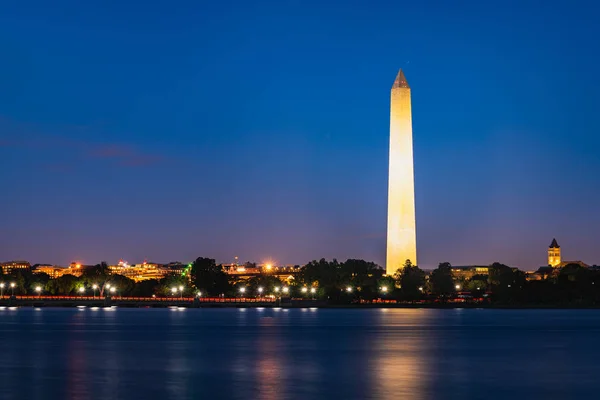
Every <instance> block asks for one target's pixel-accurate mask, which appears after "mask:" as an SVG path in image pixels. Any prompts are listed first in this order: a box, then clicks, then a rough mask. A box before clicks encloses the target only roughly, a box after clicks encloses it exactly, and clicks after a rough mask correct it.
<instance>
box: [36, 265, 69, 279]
mask: <svg viewBox="0 0 600 400" xmlns="http://www.w3.org/2000/svg"><path fill="white" fill-rule="evenodd" d="M64 269H66V268H63V267H60V266H57V265H52V264H36V265H34V266H33V267H32V272H33V273H34V274H46V275H48V276H49V277H50V279H56V278H60V277H61V276H62V275H63V274H62V270H64Z"/></svg>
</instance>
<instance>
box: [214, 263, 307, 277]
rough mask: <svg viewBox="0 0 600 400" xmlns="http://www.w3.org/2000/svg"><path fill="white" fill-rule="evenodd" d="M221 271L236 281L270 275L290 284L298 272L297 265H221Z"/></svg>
mask: <svg viewBox="0 0 600 400" xmlns="http://www.w3.org/2000/svg"><path fill="white" fill-rule="evenodd" d="M223 270H224V271H225V272H226V273H227V274H228V275H232V276H233V277H235V278H238V279H242V280H243V279H249V278H252V277H255V276H260V275H272V276H274V277H276V278H278V279H281V280H283V281H286V282H290V281H291V280H293V279H294V276H295V275H296V274H297V273H298V272H299V271H300V266H298V265H285V266H276V265H273V264H262V265H256V264H253V263H246V264H245V265H238V264H223Z"/></svg>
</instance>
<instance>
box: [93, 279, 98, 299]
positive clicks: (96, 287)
mask: <svg viewBox="0 0 600 400" xmlns="http://www.w3.org/2000/svg"><path fill="white" fill-rule="evenodd" d="M96 289H98V285H96V284H95V283H94V284H93V285H92V290H93V291H94V298H96Z"/></svg>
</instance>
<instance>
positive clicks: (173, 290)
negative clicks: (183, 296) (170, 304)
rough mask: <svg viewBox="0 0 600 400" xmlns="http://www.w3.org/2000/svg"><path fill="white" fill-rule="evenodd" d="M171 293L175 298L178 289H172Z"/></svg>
mask: <svg viewBox="0 0 600 400" xmlns="http://www.w3.org/2000/svg"><path fill="white" fill-rule="evenodd" d="M171 293H173V296H175V295H176V294H177V288H176V287H173V288H171Z"/></svg>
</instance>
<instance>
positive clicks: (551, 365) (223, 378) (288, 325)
mask: <svg viewBox="0 0 600 400" xmlns="http://www.w3.org/2000/svg"><path fill="white" fill-rule="evenodd" d="M598 332H600V312H598V311H592V310H588V311H576V310H562V311H539V310H538V311H517V310H511V311H510V312H500V311H495V310H464V311H463V312H453V311H452V310H401V309H398V310H397V309H390V310H327V309H315V310H312V309H307V310H306V311H302V310H299V309H298V310H295V309H291V310H287V309H285V310H283V309H282V310H272V309H267V308H266V309H264V310H253V309H247V310H244V311H241V310H236V309H227V310H191V309H190V310H185V311H178V310H175V311H171V310H167V309H163V310H126V309H118V310H113V311H110V312H104V311H102V310H97V311H94V310H91V309H87V310H84V311H78V310H76V309H60V310H57V309H42V310H35V309H18V310H9V309H5V310H0V356H1V359H2V361H3V362H2V363H0V398H1V399H20V398H28V399H29V398H30V399H37V398H41V399H60V400H63V399H67V400H77V399H111V398H140V399H154V398H161V399H162V398H164V399H167V398H169V399H177V400H179V399H181V400H184V399H199V398H211V399H212V398H215V399H217V398H225V399H244V400H248V399H258V400H287V399H302V400H306V399H316V400H329V399H334V400H335V399H340V400H342V399H361V400H363V399H383V400H386V399H398V398H410V399H461V400H462V399H471V398H473V399H475V398H486V399H498V398H510V397H515V398H549V399H553V398H595V397H597V396H595V394H596V387H597V384H596V375H597V374H596V369H597V368H596V365H597V359H598V357H599V356H600V352H599V350H598V348H597V346H596V337H597V333H598Z"/></svg>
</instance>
